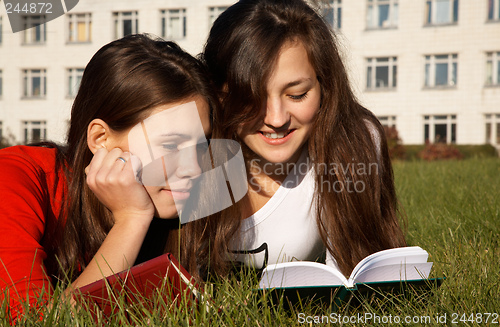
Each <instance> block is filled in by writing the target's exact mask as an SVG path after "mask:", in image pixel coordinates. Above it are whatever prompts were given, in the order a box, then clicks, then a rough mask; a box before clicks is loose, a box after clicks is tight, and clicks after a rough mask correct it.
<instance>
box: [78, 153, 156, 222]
mask: <svg viewBox="0 0 500 327" xmlns="http://www.w3.org/2000/svg"><path fill="white" fill-rule="evenodd" d="M120 158H123V160H125V162H123V160H122V159H120ZM133 164H134V165H135V166H139V167H132V165H133ZM140 165H141V163H140V160H139V158H137V157H136V156H133V155H131V154H130V153H129V152H123V151H122V150H121V149H119V148H115V149H113V150H111V151H109V152H108V150H106V149H104V148H102V149H99V150H97V152H96V153H95V154H94V157H93V158H92V161H91V162H90V164H89V166H88V167H87V168H86V169H85V172H86V173H87V185H88V186H89V188H90V189H91V190H92V192H94V194H95V195H96V196H97V198H98V199H99V201H101V203H102V204H104V205H105V206H106V207H107V208H108V209H109V210H110V211H111V212H112V214H113V217H114V219H115V224H119V223H127V222H132V223H140V222H143V223H146V224H148V225H149V223H150V222H151V220H152V219H153V216H154V212H155V208H154V205H153V202H152V201H151V198H150V197H149V195H148V193H147V192H146V189H145V188H144V186H142V185H141V184H139V183H138V182H137V181H136V179H135V176H134V168H135V171H139V170H140Z"/></svg>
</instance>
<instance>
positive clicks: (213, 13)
mask: <svg viewBox="0 0 500 327" xmlns="http://www.w3.org/2000/svg"><path fill="white" fill-rule="evenodd" d="M227 8H229V6H210V7H208V30H210V29H211V28H212V25H213V24H214V22H215V20H216V19H217V17H219V15H220V14H222V12H224V11H225V10H226V9H227Z"/></svg>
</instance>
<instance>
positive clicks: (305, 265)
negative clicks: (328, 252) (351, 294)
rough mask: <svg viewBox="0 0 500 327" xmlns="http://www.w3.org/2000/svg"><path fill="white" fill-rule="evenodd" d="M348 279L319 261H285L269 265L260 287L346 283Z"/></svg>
mask: <svg viewBox="0 0 500 327" xmlns="http://www.w3.org/2000/svg"><path fill="white" fill-rule="evenodd" d="M346 283H347V279H346V278H345V277H344V275H342V273H341V272H340V271H338V270H336V269H334V268H332V267H329V266H327V265H325V264H322V263H318V262H308V261H300V262H299V261H298V262H285V263H278V264H275V265H269V266H267V267H266V268H265V269H264V271H263V272H262V278H261V280H260V283H259V287H260V288H274V287H298V286H325V285H330V286H333V285H345V284H346Z"/></svg>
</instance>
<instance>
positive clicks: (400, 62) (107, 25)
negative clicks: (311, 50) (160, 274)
mask: <svg viewBox="0 0 500 327" xmlns="http://www.w3.org/2000/svg"><path fill="white" fill-rule="evenodd" d="M335 1H336V5H338V3H337V2H338V0H335ZM378 1H380V0H378ZM387 1H389V0H387ZM391 1H393V3H394V2H396V3H398V7H399V8H398V16H399V17H398V20H397V24H395V26H393V27H392V28H381V29H377V28H375V29H370V28H367V15H368V12H367V10H368V7H367V6H368V1H367V0H349V1H347V0H344V1H341V4H340V6H341V8H342V26H341V28H340V29H337V35H338V40H339V44H340V48H341V49H342V54H343V56H344V58H345V62H346V66H347V68H348V71H349V74H350V76H351V80H352V85H353V89H354V90H355V93H356V95H357V96H358V98H359V99H360V101H361V102H362V103H363V104H364V105H365V106H366V107H367V108H369V109H370V110H372V111H373V112H374V113H375V114H376V115H377V116H379V117H395V126H396V128H397V129H398V131H399V133H400V136H401V138H402V140H403V142H404V143H407V144H419V143H423V142H424V139H425V136H424V124H425V120H424V117H425V116H429V117H433V116H436V115H447V116H448V117H449V119H451V116H452V115H453V116H455V117H456V118H454V119H453V122H454V123H455V124H456V139H455V142H456V143H458V144H483V143H485V142H486V120H485V119H486V116H485V115H486V114H493V117H496V116H495V115H499V116H498V119H497V120H496V121H498V122H499V124H500V105H499V103H500V87H498V85H496V86H485V78H486V53H487V52H500V21H499V20H495V21H493V22H491V21H488V20H487V13H488V7H487V6H488V1H490V0H459V7H458V9H459V10H458V20H457V22H456V23H452V24H447V25H442V26H441V25H440V26H436V25H431V26H429V25H427V24H426V23H425V18H426V0H413V1H408V0H399V1H396V0H391ZM494 1H498V0H494ZM232 3H234V1H230V0H191V1H184V0H120V1H118V0H85V1H80V2H79V4H78V5H77V6H76V7H75V8H74V9H72V10H71V12H70V14H78V13H91V15H92V19H91V20H92V39H91V42H86V43H76V44H75V43H68V42H67V35H68V24H69V23H68V16H67V15H66V16H64V17H59V18H57V19H55V20H53V21H50V22H48V23H47V24H46V31H47V32H46V35H47V40H46V42H45V44H42V45H26V44H22V35H23V32H18V33H15V34H13V33H12V32H11V29H10V25H9V21H8V18H7V16H6V12H5V7H4V6H3V5H2V6H0V17H1V19H2V41H1V43H0V70H1V72H2V73H1V74H2V75H1V77H2V82H3V83H2V84H3V88H2V93H1V96H0V121H1V122H2V125H1V127H2V132H3V136H4V137H5V136H7V134H9V133H11V134H13V136H14V137H15V139H16V140H17V141H18V142H22V140H23V138H24V132H23V126H22V123H21V122H22V121H25V120H29V121H42V120H45V121H46V122H47V123H46V124H47V125H46V129H47V134H46V138H47V139H51V140H55V141H59V142H63V141H64V137H65V133H66V128H67V124H68V119H69V115H70V109H71V103H72V100H73V98H72V97H68V95H67V93H68V91H67V90H68V82H67V79H68V77H67V73H66V70H67V69H68V68H83V67H85V65H86V63H87V62H88V61H89V60H90V58H91V57H92V55H93V54H94V53H95V52H96V51H97V50H98V49H99V48H100V47H101V46H103V45H104V44H106V43H108V42H110V41H112V40H113V39H115V36H114V32H113V31H114V30H113V18H112V13H113V12H121V11H137V12H138V21H139V28H138V32H139V33H143V32H147V33H151V34H154V35H161V14H160V10H162V9H178V8H185V9H186V16H187V21H186V22H187V26H186V29H187V35H186V37H185V38H184V39H179V40H176V41H177V42H178V43H179V44H180V45H181V46H182V47H183V48H185V49H186V50H187V51H188V52H190V53H192V54H197V53H199V52H200V51H201V49H202V47H203V44H204V42H205V40H206V37H207V34H208V31H209V27H210V22H209V7H212V6H214V7H217V6H228V5H230V4H232ZM441 54H456V55H457V66H458V71H457V83H456V85H454V86H451V87H441V88H428V87H425V86H424V81H425V56H426V55H441ZM377 57H396V58H397V85H396V87H394V88H390V89H375V90H368V89H367V87H366V85H367V58H377ZM37 68H44V69H46V77H47V93H46V96H45V97H44V98H42V99H23V97H22V90H23V87H22V74H21V71H22V70H23V69H37ZM493 125H495V123H494V124H493ZM495 126H496V125H495ZM499 126H500V125H499ZM499 135H500V132H499ZM448 137H450V135H448ZM492 138H493V141H496V139H495V137H492ZM447 141H448V142H450V141H451V140H450V139H448V140H447ZM498 142H499V143H500V141H498Z"/></svg>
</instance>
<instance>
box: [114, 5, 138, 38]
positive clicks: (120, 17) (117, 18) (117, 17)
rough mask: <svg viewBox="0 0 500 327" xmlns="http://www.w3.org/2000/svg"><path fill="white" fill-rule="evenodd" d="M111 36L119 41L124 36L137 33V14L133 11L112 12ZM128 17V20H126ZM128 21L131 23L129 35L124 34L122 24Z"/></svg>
mask: <svg viewBox="0 0 500 327" xmlns="http://www.w3.org/2000/svg"><path fill="white" fill-rule="evenodd" d="M112 17H113V36H114V37H115V39H121V38H122V37H124V36H127V35H130V34H137V33H139V12H138V11H137V10H134V11H113V13H112ZM128 17H130V19H128ZM127 20H130V22H131V33H130V34H125V33H124V22H125V21H127Z"/></svg>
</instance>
